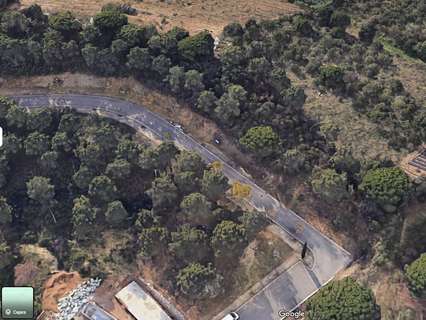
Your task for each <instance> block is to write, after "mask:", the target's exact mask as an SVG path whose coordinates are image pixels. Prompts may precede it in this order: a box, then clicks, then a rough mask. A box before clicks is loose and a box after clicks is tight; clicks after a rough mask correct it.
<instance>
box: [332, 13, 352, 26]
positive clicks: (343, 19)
mask: <svg viewBox="0 0 426 320" xmlns="http://www.w3.org/2000/svg"><path fill="white" fill-rule="evenodd" d="M350 24H351V17H350V16H349V15H347V14H346V13H343V12H341V11H337V10H336V11H334V12H333V14H332V15H331V18H330V25H331V26H332V27H337V28H341V29H343V30H344V29H346V28H347V27H349V25H350Z"/></svg>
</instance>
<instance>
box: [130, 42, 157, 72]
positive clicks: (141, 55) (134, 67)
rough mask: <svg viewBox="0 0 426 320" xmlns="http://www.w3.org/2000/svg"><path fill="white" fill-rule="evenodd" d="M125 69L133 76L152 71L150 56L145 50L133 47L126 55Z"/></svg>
mask: <svg viewBox="0 0 426 320" xmlns="http://www.w3.org/2000/svg"><path fill="white" fill-rule="evenodd" d="M127 67H128V68H129V70H130V71H132V72H133V73H135V74H139V73H140V72H149V71H150V70H151V69H152V56H151V54H150V53H149V50H148V49H147V48H139V47H135V48H132V49H130V52H129V54H128V55H127Z"/></svg>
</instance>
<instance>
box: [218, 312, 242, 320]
mask: <svg viewBox="0 0 426 320" xmlns="http://www.w3.org/2000/svg"><path fill="white" fill-rule="evenodd" d="M239 318H240V316H239V315H238V314H237V313H236V312H230V313H228V314H227V315H226V316H225V317H223V318H222V320H238V319H239Z"/></svg>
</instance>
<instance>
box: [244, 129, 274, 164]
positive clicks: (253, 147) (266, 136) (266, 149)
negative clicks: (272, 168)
mask: <svg viewBox="0 0 426 320" xmlns="http://www.w3.org/2000/svg"><path fill="white" fill-rule="evenodd" d="M240 144H241V145H242V146H243V147H244V148H246V149H247V150H249V151H251V152H253V153H255V154H256V155H257V156H258V157H260V158H266V157H268V156H270V155H272V154H274V153H276V152H277V151H278V150H279V148H280V144H281V142H280V138H279V136H278V135H277V133H276V132H275V131H274V129H272V127H269V126H258V127H252V128H250V129H249V130H247V132H246V133H245V134H244V136H242V137H241V138H240Z"/></svg>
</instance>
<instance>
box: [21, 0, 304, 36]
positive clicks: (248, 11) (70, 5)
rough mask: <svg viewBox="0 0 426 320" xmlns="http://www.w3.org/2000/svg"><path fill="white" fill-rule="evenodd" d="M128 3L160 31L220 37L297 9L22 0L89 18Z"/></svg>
mask: <svg viewBox="0 0 426 320" xmlns="http://www.w3.org/2000/svg"><path fill="white" fill-rule="evenodd" d="M111 2H113V3H123V4H130V5H131V6H132V7H134V8H135V9H137V10H138V12H139V14H138V15H137V16H132V17H130V20H131V21H132V22H133V23H137V24H142V25H144V24H147V23H153V24H154V25H156V26H157V27H158V28H159V29H160V30H164V31H168V30H170V29H171V28H173V27H181V28H184V29H186V30H188V31H189V32H190V33H195V32H199V31H202V30H209V31H211V32H212V33H213V34H214V35H215V36H219V35H220V33H221V32H222V30H223V27H224V26H226V25H227V24H228V23H230V22H235V21H238V22H240V23H245V22H246V21H247V20H248V19H249V18H257V19H275V18H277V17H279V16H280V15H282V14H292V13H295V12H298V11H300V8H299V7H298V6H296V5H294V4H291V3H288V1H287V0H261V1H244V0H237V1H226V0H215V1H209V0H165V1H158V0H144V1H126V0H117V1H111V0H89V1H84V0H69V1H62V0H40V1H36V0H23V1H21V3H22V5H23V6H29V5H31V4H34V3H37V4H39V5H40V6H41V7H42V8H43V9H44V10H45V11H46V12H50V13H54V12H58V11H62V10H71V11H72V12H74V13H75V14H77V15H78V16H80V17H86V18H88V17H91V16H93V15H94V14H96V13H97V12H99V10H100V9H101V8H102V6H103V5H105V4H107V3H111Z"/></svg>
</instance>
